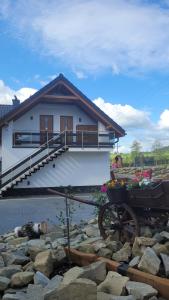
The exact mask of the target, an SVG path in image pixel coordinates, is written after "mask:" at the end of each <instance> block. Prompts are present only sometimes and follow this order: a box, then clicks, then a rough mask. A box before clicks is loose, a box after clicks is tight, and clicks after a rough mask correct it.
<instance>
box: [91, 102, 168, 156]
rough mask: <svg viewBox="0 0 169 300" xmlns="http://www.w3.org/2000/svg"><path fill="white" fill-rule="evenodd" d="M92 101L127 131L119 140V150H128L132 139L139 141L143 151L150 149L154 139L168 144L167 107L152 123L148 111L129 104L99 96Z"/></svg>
mask: <svg viewBox="0 0 169 300" xmlns="http://www.w3.org/2000/svg"><path fill="white" fill-rule="evenodd" d="M93 102H94V103H95V104H96V105H97V106H98V107H99V108H100V109H102V110H103V111H104V112H105V113H106V114H107V115H108V116H110V117H111V118H112V119H113V120H114V121H115V122H117V123H118V124H119V125H121V126H122V127H123V128H124V129H125V131H126V132H127V136H125V137H123V138H122V139H120V141H119V151H124V152H129V151H130V147H131V144H132V142H133V140H138V141H140V143H141V145H142V149H143V150H144V151H145V150H146V151H149V150H151V147H152V144H153V143H154V141H155V140H159V141H160V142H161V144H162V145H163V146H168V145H169V130H168V129H169V109H165V110H164V111H163V112H162V113H161V115H159V120H158V121H157V122H156V123H154V122H153V121H152V120H151V114H150V113H149V112H147V111H145V110H139V109H136V108H134V107H133V106H131V105H127V104H126V105H121V104H112V103H110V102H108V101H105V100H104V99H102V98H101V97H98V98H97V99H95V100H94V101H93Z"/></svg>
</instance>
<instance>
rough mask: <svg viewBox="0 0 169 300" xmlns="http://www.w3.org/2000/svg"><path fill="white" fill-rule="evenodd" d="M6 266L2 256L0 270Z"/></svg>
mask: <svg viewBox="0 0 169 300" xmlns="http://www.w3.org/2000/svg"><path fill="white" fill-rule="evenodd" d="M4 266H5V264H4V260H3V257H2V256H1V255H0V268H3V267H4Z"/></svg>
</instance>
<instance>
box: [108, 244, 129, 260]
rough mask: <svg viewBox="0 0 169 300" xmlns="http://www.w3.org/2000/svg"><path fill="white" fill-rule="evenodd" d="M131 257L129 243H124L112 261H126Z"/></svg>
mask: <svg viewBox="0 0 169 300" xmlns="http://www.w3.org/2000/svg"><path fill="white" fill-rule="evenodd" d="M130 256H131V247H130V244H129V243H125V244H124V246H123V248H121V249H120V250H119V251H117V252H116V253H114V254H113V256H112V259H113V260H116V261H119V262H120V261H128V260H129V257H130Z"/></svg>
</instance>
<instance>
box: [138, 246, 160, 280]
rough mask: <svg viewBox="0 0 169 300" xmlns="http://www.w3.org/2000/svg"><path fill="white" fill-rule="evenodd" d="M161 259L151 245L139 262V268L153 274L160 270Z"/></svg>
mask: <svg viewBox="0 0 169 300" xmlns="http://www.w3.org/2000/svg"><path fill="white" fill-rule="evenodd" d="M160 263H161V262H160V259H159V258H158V256H157V255H156V253H155V252H154V250H153V249H152V248H150V247H148V248H146V250H145V251H144V254H143V256H142V258H141V260H140V262H139V264H138V269H139V270H141V271H144V272H147V273H150V274H153V275H156V274H157V273H158V272H159V268H160Z"/></svg>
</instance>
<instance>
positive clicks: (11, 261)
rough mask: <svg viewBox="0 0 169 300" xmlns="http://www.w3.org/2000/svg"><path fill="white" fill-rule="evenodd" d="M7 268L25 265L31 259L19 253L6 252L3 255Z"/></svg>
mask: <svg viewBox="0 0 169 300" xmlns="http://www.w3.org/2000/svg"><path fill="white" fill-rule="evenodd" d="M2 256H3V259H4V262H5V265H6V266H9V265H25V264H27V263H28V262H29V261H30V258H29V257H27V256H25V255H23V254H18V253H12V252H5V253H2Z"/></svg>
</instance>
